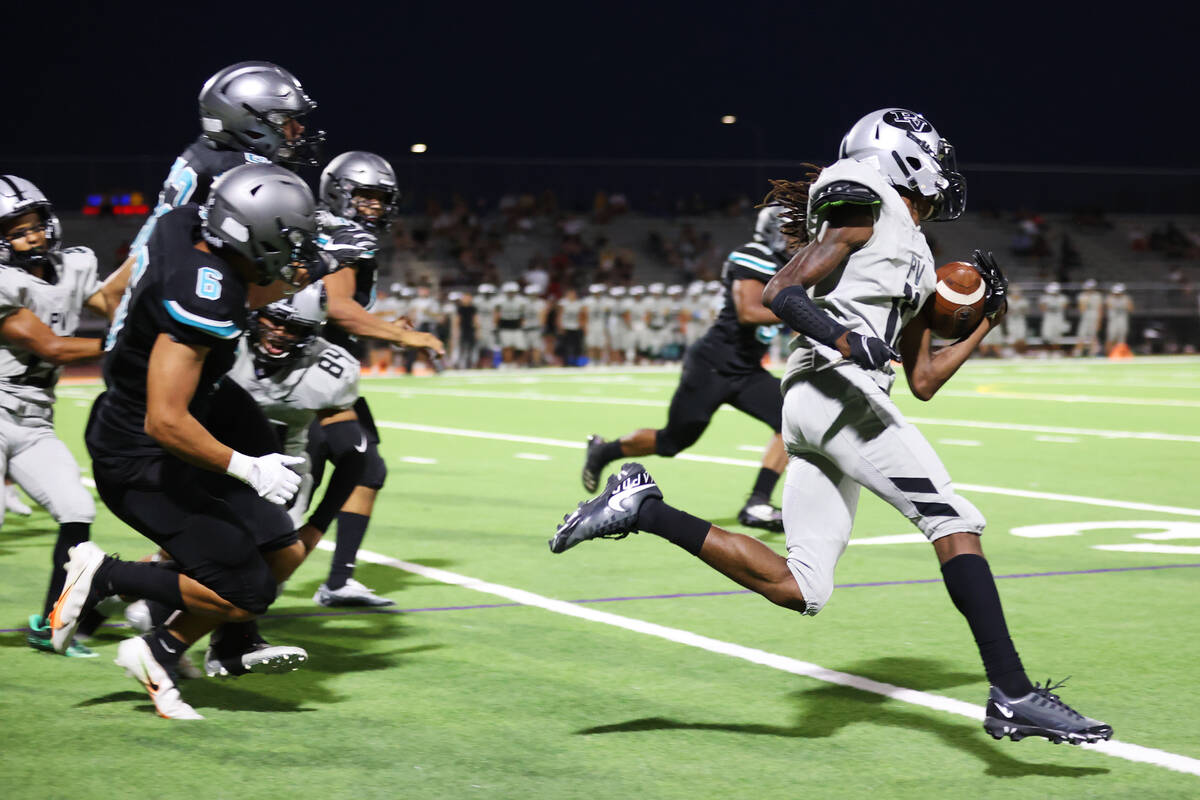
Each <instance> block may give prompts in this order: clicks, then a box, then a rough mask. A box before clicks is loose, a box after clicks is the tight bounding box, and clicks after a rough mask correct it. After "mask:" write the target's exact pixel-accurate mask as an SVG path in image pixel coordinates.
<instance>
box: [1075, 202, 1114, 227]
mask: <svg viewBox="0 0 1200 800" xmlns="http://www.w3.org/2000/svg"><path fill="white" fill-rule="evenodd" d="M1071 222H1072V224H1074V225H1076V226H1078V227H1080V228H1091V229H1092V230H1098V231H1111V230H1112V229H1113V224H1112V223H1111V222H1109V221H1108V219H1107V218H1106V217H1105V216H1104V210H1103V209H1102V208H1100V206H1088V207H1085V208H1079V209H1076V210H1075V212H1074V213H1073V214H1071Z"/></svg>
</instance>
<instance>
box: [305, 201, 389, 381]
mask: <svg viewBox="0 0 1200 800" xmlns="http://www.w3.org/2000/svg"><path fill="white" fill-rule="evenodd" d="M317 222H318V224H319V225H320V235H319V236H318V240H317V241H318V243H319V244H320V246H321V249H322V250H324V251H325V252H326V253H327V254H329V255H331V256H332V257H333V258H334V259H335V260H336V261H337V262H338V264H339V267H340V268H341V269H352V270H354V302H356V303H358V304H359V305H360V306H362V307H363V308H365V309H367V310H368V311H370V310H371V306H373V305H375V296H376V282H377V280H378V275H379V265H378V263H377V262H376V255H377V254H378V252H379V241H378V239H376V237H375V234H373V233H371V232H370V231H368V230H367V229H366V228H364V227H363V226H362V225H359V224H358V223H357V222H354V221H352V220H348V219H345V218H344V217H339V216H337V215H335V214H333V213H331V212H329V211H327V210H322V211H321V212H320V213H319V214H318V215H317ZM322 335H323V336H324V337H325V338H326V339H327V340H328V341H330V342H333V343H334V344H336V345H338V346H339V347H344V348H346V349H347V350H349V351H350V352H351V353H352V354H354V355H355V356H356V357H359V358H361V357H362V356H363V351H364V348H363V346H362V345H361V344H359V342H358V340H357V339H356V338H355V337H354V336H352V335H351V334H349V333H348V332H346V331H344V330H342V329H341V328H340V327H338V326H337V325H336V324H334V323H333V322H330V323H329V325H327V326H326V328H325V332H324V333H323V334H322Z"/></svg>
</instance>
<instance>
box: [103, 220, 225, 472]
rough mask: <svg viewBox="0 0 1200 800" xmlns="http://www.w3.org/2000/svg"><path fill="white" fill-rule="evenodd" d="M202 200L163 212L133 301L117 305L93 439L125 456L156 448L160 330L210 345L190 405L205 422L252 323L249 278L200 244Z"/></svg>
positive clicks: (134, 282)
mask: <svg viewBox="0 0 1200 800" xmlns="http://www.w3.org/2000/svg"><path fill="white" fill-rule="evenodd" d="M199 240H200V215H199V206H197V205H194V204H188V205H184V206H181V207H180V208H177V209H174V210H172V211H169V212H167V213H166V214H164V215H162V216H161V217H160V218H159V220H158V224H157V225H155V227H154V230H153V231H152V233H151V234H150V238H149V241H148V242H146V244H145V245H144V246H141V247H139V248H138V249H137V250H135V251H134V253H133V256H134V258H135V264H134V269H133V272H132V274H131V275H130V278H129V287H130V290H131V291H130V292H129V293H128V294H127V297H126V299H127V301H128V302H123V303H122V306H121V307H119V308H118V309H117V313H116V315H115V317H114V319H113V324H112V327H111V330H110V347H109V351H108V353H107V355H106V356H105V359H104V382H105V384H107V386H108V392H107V395H106V397H105V403H103V404H102V405H101V406H100V409H99V411H98V412H97V414H96V418H95V419H94V420H93V425H92V426H91V429H90V430H89V443H93V444H94V443H97V442H99V443H101V444H102V447H101V449H102V450H105V451H110V452H113V453H120V454H121V455H123V456H126V457H137V456H143V455H157V454H161V453H162V448H161V447H160V446H159V445H158V444H157V443H156V442H155V441H154V440H153V439H151V438H150V436H149V435H147V434H146V432H145V430H144V429H143V424H144V421H145V416H146V369H147V366H148V364H149V362H150V351H151V349H152V348H153V347H154V343H155V341H156V340H157V338H158V335H159V334H160V333H166V334H167V335H169V336H170V337H171V338H172V339H174V340H175V341H177V342H181V343H183V344H189V345H201V346H204V347H207V348H209V350H208V353H207V355H206V357H205V359H204V366H203V368H202V371H201V375H200V383H199V386H198V387H197V389H196V394H195V397H194V398H193V400H192V403H191V406H190V410H191V412H192V415H193V416H195V417H196V418H197V419H199V420H200V421H201V422H203V421H204V420H205V417H206V416H207V405H208V400H209V397H210V395H211V394H212V392H213V391H214V390H215V388H216V385H217V382H218V381H219V380H220V379H221V377H222V376H223V375H224V374H225V373H226V372H228V371H229V369H230V367H232V366H233V363H234V360H235V359H236V356H237V342H238V337H240V336H241V334H242V331H243V330H244V328H245V326H246V284H245V282H244V281H243V279H242V278H241V277H239V276H238V274H237V273H236V272H235V271H234V270H233V268H232V267H230V266H229V265H228V264H226V263H225V262H224V261H222V260H221V259H220V258H219V257H217V256H215V255H212V254H210V253H205V252H202V251H200V250H197V249H196V248H195V247H194V245H195V243H196V242H197V241H199Z"/></svg>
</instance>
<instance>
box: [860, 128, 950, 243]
mask: <svg viewBox="0 0 1200 800" xmlns="http://www.w3.org/2000/svg"><path fill="white" fill-rule="evenodd" d="M838 157H839V158H853V159H854V160H856V161H866V162H869V163H870V164H871V166H873V167H875V169H877V170H879V172H880V173H881V174H882V175H883V176H884V178H885V179H886V180H887V181H888V183H890V184H891V185H892V186H895V187H897V188H900V189H908V190H911V191H914V192H917V193H918V194H920V195H922V196H923V197H926V198H928V199H929V200H931V201H932V202H933V213H932V214H931V215H930V217H929V219H933V220H938V221H949V220H953V219H958V218H959V217H961V216H962V213H963V211H964V210H965V209H966V207H967V181H966V179H965V178H963V176H962V175H960V174H959V173H958V171H957V169H958V165H957V162H956V160H955V156H954V148H953V147H952V146H951V145H950V143H949V142H947V141H946V140H945V139H943V138H942V137H941V136H939V135H938V132H937V131H936V130H935V129H934V127H933V125H931V124H930V123H929V120H927V119H925V117H923V116H921V115H920V114H917V113H916V112H913V111H906V110H905V109H903V108H883V109H880V110H879V111H872V112H871V113H870V114H867V115H866V116H865V117H863V118H862V119H860V120H859V121H858V122H856V123H854V127H853V128H851V129H850V132H849V133H847V134H846V135H845V137H844V138H843V139H842V146H841V148H840V149H839V151H838Z"/></svg>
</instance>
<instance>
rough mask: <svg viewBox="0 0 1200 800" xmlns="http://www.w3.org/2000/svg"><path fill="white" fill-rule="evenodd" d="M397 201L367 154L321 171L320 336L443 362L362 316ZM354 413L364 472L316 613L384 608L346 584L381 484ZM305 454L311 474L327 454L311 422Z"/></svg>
mask: <svg viewBox="0 0 1200 800" xmlns="http://www.w3.org/2000/svg"><path fill="white" fill-rule="evenodd" d="M398 196H399V195H398V193H397V190H396V174H395V172H394V171H393V170H392V166H391V164H389V163H388V162H387V160H386V159H384V158H382V157H380V156H377V155H375V154H374V153H366V152H362V151H356V150H355V151H350V152H348V153H342V154H341V155H339V156H338V157H336V158H334V159H333V160H332V161H330V162H329V165H328V166H327V167H325V169H324V170H323V171H322V172H321V187H320V197H321V202H322V206H323V207H322V209H321V211H320V212H319V213H318V219H319V222H320V225H321V246H322V247H323V248H324V249H325V252H326V253H327V254H328V255H330V256H332V257H333V258H334V259H336V260H337V262H338V265H339V267H340V268H339V269H337V270H336V271H335V272H333V273H332V274H330V275H328V276H326V277H325V279H324V281H325V291H326V293H327V295H328V297H329V322H328V324H327V325H326V327H325V334H324V335H325V339H326V340H327V341H329V342H332V343H333V344H336V345H339V346H341V347H343V348H345V349H346V350H347V351H349V352H350V354H351V355H353V356H354V357H356V358H358V359H359V360H360V361H361V360H362V358H363V356H364V355H365V353H366V348H365V346H364V345H363V343H362V342H361V341H359V337H366V338H371V339H380V340H383V341H386V342H391V343H393V344H398V345H402V346H407V347H428V348H430V349H432V350H433V351H434V352H436V353H437V354H438V355H439V356H441V355H445V347H444V346H443V345H442V342H441V340H439V339H438V338H437V337H436V336H434V335H432V334H430V333H424V332H420V331H414V330H411V329H410V328H409V327H408V326H406V325H402V324H397V323H392V322H387V321H386V320H383V319H380V318H379V317H376V316H374V315H373V314H371V313H370V311H369V310H368V309H370V308H371V306H372V305H374V303H375V283H376V280H377V278H378V265H377V263H376V260H375V255H376V252H377V249H378V240H377V237H378V235H379V234H381V233H385V232H387V230H388V228H389V227H390V226H391V224H392V220H393V219H395V216H396V213H397V210H396V202H397V199H398ZM354 413H355V414H356V415H357V416H358V421H359V424H360V425H362V427H363V430H364V431H365V432H366V435H367V467H366V470H365V472H364V474H363V477H362V483H361V484H360V485H359V486H357V487H355V489H354V491H353V492H352V493H351V495H350V499H349V500H347V501H346V504H345V505H344V506H343V507H342V510H341V511H340V512H339V513H338V517H337V543H336V545H335V547H334V552H333V563H332V565H331V566H330V570H329V577H328V579H327V580H326V581H325V583H323V584H322V585H321V586H320V588H318V590H317V592H316V594H315V595H314V596H313V600H314V601H316V602H317V603H318V604H320V605H323V606H359V605H381V604H390V601H386V600H384V599H383V598H380V597H379V596H378V595H376V594H375V593H374V592H372V591H371V590H370V589H368V588H367V587H365V586H363V585H362V584H361V583H359V582H358V581H350V580H349V579H350V578H352V577H353V576H354V564H355V559H356V558H357V556H358V550H359V547H361V546H362V541H363V537H365V536H366V533H367V524H368V523H369V522H370V520H371V512H372V511H373V510H374V508H375V497H376V496H377V495H378V494H379V490H380V489H382V488H383V483H384V481H385V480H386V478H387V465H386V464H384V461H383V458H382V456H380V455H379V430H378V429H377V428H376V427H375V420H374V418H373V417H372V416H371V409H370V408H369V407H368V406H367V401H366V400H365V399H364V398H362V397H360V398H359V399H358V401H357V402H356V403H355V404H354ZM308 452H309V458H310V459H311V463H312V464H313V465H314V467H315V466H316V465H318V464H322V463H323V462H324V461H325V459H326V457H327V455H328V453H327V451H326V444H325V434H324V431H323V430H322V429H321V426H320V425H319V424H316V423H314V424H313V426H312V428H311V429H310V430H309V451H308Z"/></svg>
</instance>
